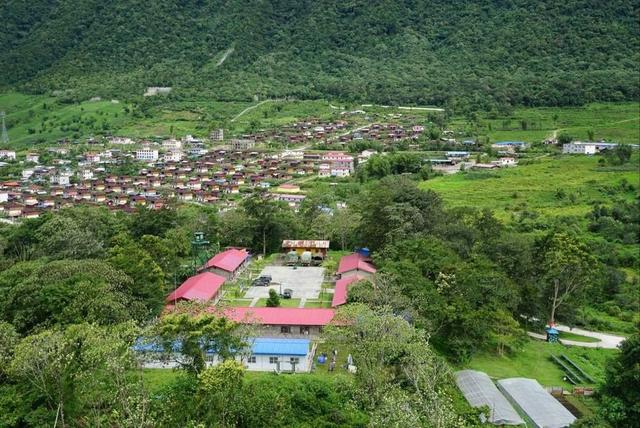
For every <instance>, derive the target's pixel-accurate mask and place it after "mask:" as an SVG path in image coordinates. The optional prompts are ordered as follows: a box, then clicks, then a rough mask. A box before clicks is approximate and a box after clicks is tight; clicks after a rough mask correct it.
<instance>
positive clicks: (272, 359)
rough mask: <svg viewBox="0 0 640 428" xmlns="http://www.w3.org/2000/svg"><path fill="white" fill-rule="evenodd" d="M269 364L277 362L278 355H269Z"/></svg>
mask: <svg viewBox="0 0 640 428" xmlns="http://www.w3.org/2000/svg"><path fill="white" fill-rule="evenodd" d="M269 364H278V357H269Z"/></svg>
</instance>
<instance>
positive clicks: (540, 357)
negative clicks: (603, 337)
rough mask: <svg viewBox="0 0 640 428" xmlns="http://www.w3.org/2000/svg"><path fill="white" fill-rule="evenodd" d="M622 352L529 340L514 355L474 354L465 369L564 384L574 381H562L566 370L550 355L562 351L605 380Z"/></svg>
mask: <svg viewBox="0 0 640 428" xmlns="http://www.w3.org/2000/svg"><path fill="white" fill-rule="evenodd" d="M618 352H619V351H617V350H611V349H597V348H596V349H594V348H579V347H575V346H564V345H561V344H559V343H547V342H544V341H538V340H529V341H527V342H526V344H525V346H524V347H523V348H522V349H521V350H520V351H517V352H516V353H515V354H514V355H513V356H502V357H501V356H498V355H496V354H494V353H486V354H479V355H476V356H474V357H473V358H472V359H471V361H470V362H469V363H468V364H465V365H464V367H461V368H469V369H474V370H480V371H483V372H485V373H487V374H488V375H489V376H491V377H493V378H496V379H504V378H509V377H528V378H533V379H536V380H538V382H540V383H541V384H542V385H544V386H564V387H567V388H568V387H570V386H571V384H569V383H567V382H565V381H563V380H562V378H563V376H564V375H563V372H562V370H561V369H560V367H559V366H557V365H556V364H555V363H553V362H552V361H551V358H550V356H551V355H552V354H553V355H556V356H558V357H559V356H560V355H561V354H564V355H566V356H567V357H569V358H570V359H571V360H572V361H573V362H574V363H576V364H577V365H578V366H580V368H582V370H584V371H585V372H586V373H587V374H589V375H590V376H592V377H593V378H594V379H596V381H601V380H603V377H604V367H605V366H606V363H607V359H608V358H611V357H613V356H615V355H616V354H617V353H618Z"/></svg>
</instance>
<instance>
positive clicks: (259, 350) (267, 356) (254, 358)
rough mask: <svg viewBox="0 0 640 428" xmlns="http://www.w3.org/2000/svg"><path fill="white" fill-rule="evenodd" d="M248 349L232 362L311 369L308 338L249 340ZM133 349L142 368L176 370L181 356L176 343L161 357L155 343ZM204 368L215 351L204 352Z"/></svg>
mask: <svg viewBox="0 0 640 428" xmlns="http://www.w3.org/2000/svg"><path fill="white" fill-rule="evenodd" d="M248 342H249V343H248V344H249V348H250V352H249V349H247V350H245V351H243V352H239V353H238V355H237V356H236V360H238V361H240V362H242V363H243V364H244V366H245V368H246V369H247V370H252V371H277V372H308V371H309V370H311V364H312V362H313V353H314V352H315V347H314V346H313V344H312V343H311V341H310V340H309V339H284V338H269V337H258V338H254V339H249V341H248ZM133 350H134V351H136V353H137V354H138V355H139V360H140V363H141V364H142V366H143V367H144V368H175V367H179V366H180V365H181V364H180V360H181V358H183V356H182V355H181V353H180V344H179V343H173V344H172V352H171V354H163V353H162V347H161V346H160V345H159V344H157V343H147V342H143V341H140V340H139V341H137V342H136V344H135V345H134V346H133ZM205 358H206V364H207V366H215V365H216V364H218V363H219V362H221V361H222V360H221V359H220V358H219V357H218V355H217V354H216V352H215V350H208V351H207V353H206V357H205Z"/></svg>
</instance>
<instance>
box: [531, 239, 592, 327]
mask: <svg viewBox="0 0 640 428" xmlns="http://www.w3.org/2000/svg"><path fill="white" fill-rule="evenodd" d="M538 249H539V250H540V253H539V254H540V255H541V257H540V260H539V265H538V266H539V268H540V270H541V271H540V280H541V282H542V285H543V290H542V292H543V296H544V298H546V299H547V302H546V306H547V307H548V309H549V322H550V323H555V321H556V316H557V313H558V310H559V309H561V308H563V307H565V306H567V305H570V304H571V303H575V300H576V299H577V298H578V297H580V293H581V292H582V291H583V290H584V289H585V288H586V287H587V285H588V284H589V283H590V281H591V274H592V273H593V272H594V270H595V265H596V263H597V261H596V259H595V258H594V257H593V256H592V255H591V253H590V252H589V249H588V248H587V246H586V245H585V244H583V243H582V242H580V241H578V240H577V239H575V238H574V237H572V236H570V235H568V234H566V233H563V232H555V233H551V234H550V235H547V236H546V237H545V238H543V239H542V240H541V241H540V242H539V243H538Z"/></svg>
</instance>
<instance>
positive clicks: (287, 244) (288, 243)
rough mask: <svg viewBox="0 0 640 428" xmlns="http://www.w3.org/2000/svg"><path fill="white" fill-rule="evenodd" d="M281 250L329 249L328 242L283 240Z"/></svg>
mask: <svg viewBox="0 0 640 428" xmlns="http://www.w3.org/2000/svg"><path fill="white" fill-rule="evenodd" d="M282 248H322V249H324V248H329V241H320V240H312V239H300V240H294V239H285V240H284V241H282Z"/></svg>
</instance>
